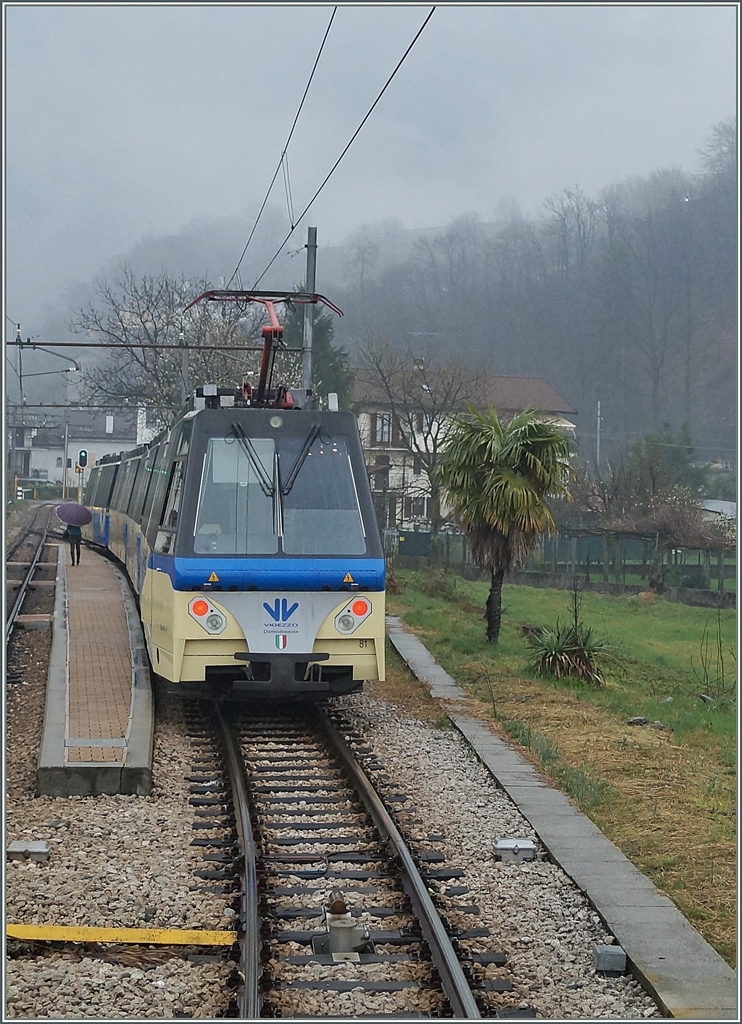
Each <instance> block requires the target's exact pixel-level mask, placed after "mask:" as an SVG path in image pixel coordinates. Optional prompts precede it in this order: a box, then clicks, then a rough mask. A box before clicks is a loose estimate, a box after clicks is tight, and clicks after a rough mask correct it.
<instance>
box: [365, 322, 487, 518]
mask: <svg viewBox="0 0 742 1024" xmlns="http://www.w3.org/2000/svg"><path fill="white" fill-rule="evenodd" d="M358 358H359V362H360V372H359V387H360V388H361V389H362V390H363V392H364V398H365V399H366V400H369V401H371V402H373V403H374V404H378V405H380V406H383V407H384V408H386V409H388V410H389V411H390V413H391V417H392V423H393V429H394V437H395V440H396V443H397V446H398V447H399V448H400V449H401V450H404V451H407V452H409V453H410V454H411V455H412V456H413V458H414V459H415V460H416V462H417V463H418V464H419V466H420V468H421V469H422V470H423V472H424V474H425V476H424V477H422V475H421V476H420V478H419V480H422V481H424V482H418V483H416V484H413V485H412V488H414V489H417V490H419V491H420V492H421V493H423V494H424V495H425V496H426V497H427V498H428V519H429V520H430V524H431V532H432V533H437V532H438V531H439V528H440V523H441V489H440V485H439V484H438V482H437V474H436V472H435V470H436V467H437V466H438V463H439V461H440V458H441V455H442V452H443V447H444V444H445V438H446V432H447V430H448V429H450V423H451V418H452V417H453V416H461V415H462V414H465V413H466V408H467V405H472V406H477V405H479V406H482V405H483V404H484V388H483V382H484V376H485V372H484V370H483V368H481V367H476V366H474V365H465V364H464V363H463V362H462V360H461V359H448V360H444V359H442V358H440V357H438V358H436V357H435V356H433V355H432V348H431V346H415V347H414V348H413V347H412V346H410V345H407V346H405V347H403V348H399V347H398V346H396V345H393V344H391V343H390V342H386V341H379V340H378V339H367V340H366V341H365V342H363V343H362V345H361V346H360V348H359V353H358Z"/></svg>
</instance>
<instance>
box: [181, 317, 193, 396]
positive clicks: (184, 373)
mask: <svg viewBox="0 0 742 1024" xmlns="http://www.w3.org/2000/svg"><path fill="white" fill-rule="evenodd" d="M178 341H179V342H180V344H181V345H182V346H183V352H182V355H181V364H180V397H181V400H182V404H183V405H185V404H186V402H187V401H188V394H189V392H190V390H191V383H190V373H189V367H188V349H187V347H186V343H185V334H184V332H183V331H181V332H180V334H179V335H178Z"/></svg>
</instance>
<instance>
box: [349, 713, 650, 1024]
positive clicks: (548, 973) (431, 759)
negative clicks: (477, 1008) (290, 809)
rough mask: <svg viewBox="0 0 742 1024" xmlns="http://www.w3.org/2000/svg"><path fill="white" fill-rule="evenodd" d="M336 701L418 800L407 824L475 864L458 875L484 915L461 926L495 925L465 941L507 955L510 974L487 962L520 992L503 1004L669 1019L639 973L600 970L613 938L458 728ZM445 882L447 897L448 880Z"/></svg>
mask: <svg viewBox="0 0 742 1024" xmlns="http://www.w3.org/2000/svg"><path fill="white" fill-rule="evenodd" d="M335 703H336V706H337V707H338V708H339V709H342V711H343V713H344V714H345V716H346V718H347V719H348V721H349V724H350V725H351V726H352V727H353V728H355V729H358V730H359V731H360V732H361V733H362V734H363V735H364V737H365V738H366V740H367V742H368V744H369V746H371V747H373V749H374V751H375V753H376V754H377V756H378V757H379V759H380V761H381V762H382V766H383V768H384V771H385V773H386V775H388V776H389V778H390V779H392V780H393V782H394V787H395V789H397V790H400V791H403V792H405V793H407V794H408V795H409V796H410V797H411V798H412V801H413V803H414V807H415V813H414V818H415V819H416V820H417V821H418V824H417V825H416V826H415V827H413V828H411V829H409V830H408V831H409V833H410V834H411V836H412V837H413V838H418V839H419V840H421V841H423V844H424V845H427V846H429V843H426V842H425V840H426V839H427V837H428V836H429V835H430V834H431V833H435V834H437V835H440V836H441V837H442V839H443V842H442V844H440V845H438V844H437V847H436V848H440V849H442V850H443V852H444V853H445V855H446V861H447V863H449V864H451V865H455V866H459V867H463V868H465V869H466V876H465V878H463V879H461V880H459V881H460V882H461V883H462V884H465V885H466V886H467V887H468V889H469V892H468V893H467V894H466V895H465V896H463V897H460V898H459V900H463V901H464V902H465V903H466V904H467V905H470V904H476V905H478V906H479V908H480V911H481V913H480V914H479V915H478V916H477V917H476V919H475V920H474V922H473V921H472V918H471V917H470V916H468V915H466V916H465V917H463V919H462V925H463V927H471V926H472V924H473V923H474V924H475V925H476V926H477V927H485V928H489V929H490V931H491V932H492V935H493V937H494V942H495V945H494V947H489V946H486V945H484V944H483V942H484V940H482V941H481V942H477V941H470V942H468V943H466V945H467V947H468V948H469V949H470V950H472V951H478V952H484V951H486V950H487V949H490V948H496V949H498V950H500V951H502V952H504V953H505V954H506V955H507V957H508V963H507V967H506V969H505V970H504V971H503V969H502V968H497V967H488V968H487V969H486V973H485V977H487V978H494V977H503V976H505V977H508V978H509V979H510V980H511V981H512V983H513V986H514V991H513V992H510V993H507V994H506V995H503V996H499V997H498V999H499V1001H500V1002H501V1004H502V1006H503V1007H504V1006H506V1005H507V1006H510V1007H512V1006H520V1007H521V1008H525V1007H527V1006H528V1007H532V1008H533V1009H535V1010H536V1012H537V1014H538V1016H539V1017H543V1018H547V1019H555V1018H558V1019H566V1020H580V1019H589V1020H602V1019H606V1020H608V1019H614V1020H636V1019H642V1020H643V1019H647V1018H650V1017H661V1016H662V1014H661V1013H660V1011H659V1010H658V1008H657V1006H656V1004H655V1003H654V1001H653V1000H652V999H651V998H650V997H649V996H648V995H647V994H646V993H645V992H644V990H643V989H642V988H641V986H640V985H639V983H638V982H637V981H635V980H634V978H632V977H631V976H629V975H622V976H620V977H617V978H613V977H605V976H603V975H602V974H598V973H597V972H596V971H595V969H594V967H593V960H594V951H593V945H594V944H596V943H597V944H606V943H611V942H612V941H614V940H613V936H611V935H609V934H608V933H607V932H606V931H605V929H604V926H603V924H602V922H601V920H600V918H599V917H598V916H597V914H595V912H594V911H593V909H592V907H591V906H590V904H589V903H588V902H587V900H586V899H585V897H584V895H583V894H582V893H581V891H580V890H579V889H578V887H577V886H576V885H575V884H574V882H572V880H571V879H570V878H569V877H568V876H567V875H565V874H564V872H563V871H562V870H561V868H559V867H558V866H557V865H555V864H553V863H551V862H549V861H548V860H546V859H545V858H546V852H545V850H544V848H543V846H542V845H541V844H540V843H539V841H538V837H537V836H536V834H535V832H534V831H533V829H532V828H531V826H530V825H529V823H528V822H527V821H526V819H525V818H524V817H523V816H522V815H521V814H520V812H519V811H518V809H517V807H516V806H515V805H514V804H513V803H512V802H511V800H510V798H509V797H508V796H507V795H506V794H505V793H504V792H503V791H502V790H501V789H499V788H498V787H497V784H496V783H495V781H494V780H493V778H492V776H491V775H490V774H489V772H488V771H487V770H486V768H484V766H483V765H481V763H480V762H479V761H478V760H476V758H475V757H474V755H473V753H472V752H471V751H470V749H469V748H468V747H467V745H466V744H465V743H464V741H463V739H462V738H461V737H460V736H459V734H458V733H457V732H455V731H454V730H453V729H439V728H435V727H433V726H431V725H429V724H427V723H423V722H419V721H415V720H413V719H410V718H407V717H406V716H405V713H404V711H403V709H401V708H399V707H395V706H394V705H393V704H389V703H386V702H384V701H381V700H377V699H375V698H372V697H370V696H369V695H368V694H364V695H352V696H349V697H344V698H341V699H339V700H338V701H336V702H335ZM516 838H519V839H530V840H532V841H533V842H534V843H535V845H536V849H537V851H538V855H537V859H536V860H535V861H531V862H523V863H505V862H501V861H495V859H494V852H493V851H494V847H495V843H496V842H497V840H498V839H516ZM456 884H458V881H457V883H456ZM437 888H438V890H439V892H441V893H445V890H446V884H445V883H443V884H441V885H439V886H437ZM444 902H445V901H444ZM456 902H457V901H456V900H452V901H451V903H450V905H451V906H452V907H455V906H456ZM464 922H465V923H464Z"/></svg>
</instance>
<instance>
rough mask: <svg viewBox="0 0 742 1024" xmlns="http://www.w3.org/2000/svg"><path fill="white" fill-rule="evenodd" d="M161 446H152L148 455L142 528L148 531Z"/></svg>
mask: <svg viewBox="0 0 742 1024" xmlns="http://www.w3.org/2000/svg"><path fill="white" fill-rule="evenodd" d="M161 447H162V445H156V446H155V447H154V448H151V449H150V452H149V455H148V457H147V474H146V475H147V482H146V486H145V492H144V503H143V507H142V518H141V523H142V528H143V529H144V530H145V531H146V528H147V523H148V521H149V513H150V509H151V508H152V499H153V498H154V496H155V490H156V489H157V488H156V487H155V481H156V479H157V471H156V466H157V457H158V455H159V454H160V448H161Z"/></svg>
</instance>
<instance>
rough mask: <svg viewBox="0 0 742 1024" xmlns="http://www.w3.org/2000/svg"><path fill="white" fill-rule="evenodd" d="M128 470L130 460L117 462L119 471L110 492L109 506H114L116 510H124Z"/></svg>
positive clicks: (129, 468)
mask: <svg viewBox="0 0 742 1024" xmlns="http://www.w3.org/2000/svg"><path fill="white" fill-rule="evenodd" d="M130 470H131V461H130V460H127V461H126V462H122V463H119V471H118V473H117V474H116V477H117V479H116V484H115V486H114V488H113V493H112V494H111V507H112V508H115V509H116V511H118V512H123V510H124V506H125V502H126V494H127V483H128V480H129V473H130Z"/></svg>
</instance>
